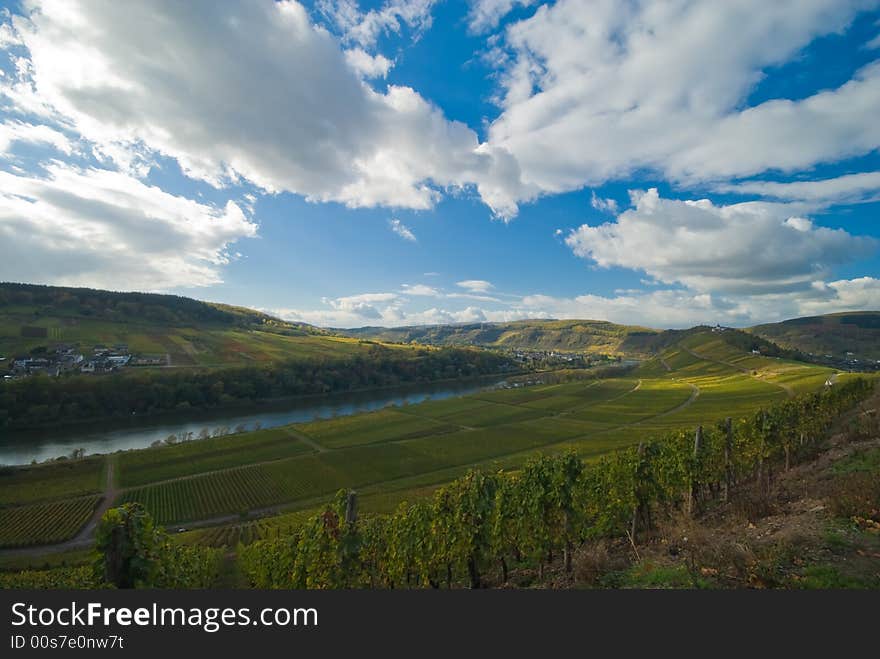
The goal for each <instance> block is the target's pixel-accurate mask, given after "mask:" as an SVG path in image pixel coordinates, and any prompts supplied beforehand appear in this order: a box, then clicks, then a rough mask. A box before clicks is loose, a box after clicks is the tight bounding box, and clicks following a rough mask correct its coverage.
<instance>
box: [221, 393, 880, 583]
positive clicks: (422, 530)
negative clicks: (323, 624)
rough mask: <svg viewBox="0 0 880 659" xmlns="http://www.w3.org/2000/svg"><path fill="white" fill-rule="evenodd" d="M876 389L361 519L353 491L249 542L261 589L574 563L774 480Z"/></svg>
mask: <svg viewBox="0 0 880 659" xmlns="http://www.w3.org/2000/svg"><path fill="white" fill-rule="evenodd" d="M873 390H874V387H873V384H872V383H869V382H867V381H865V380H853V381H850V382H848V383H847V384H845V385H841V386H838V387H834V388H832V389H830V390H827V391H823V392H819V393H815V394H809V395H802V396H800V397H797V398H793V399H790V400H786V401H784V402H782V403H779V404H777V405H774V406H772V407H770V408H769V409H765V410H760V411H759V412H757V413H753V414H751V415H748V416H746V417H743V418H739V419H737V420H735V421H734V420H732V419H731V420H726V421H723V422H721V423H719V424H717V425H715V426H712V427H707V428H702V427H699V428H698V429H697V430H696V432H675V433H670V434H669V435H667V436H666V437H664V438H662V439H658V440H654V441H650V442H643V443H641V444H640V445H639V446H638V447H631V448H628V449H624V450H620V451H616V452H614V453H611V454H609V455H606V456H604V457H602V458H601V459H600V460H598V461H596V462H593V463H584V462H583V461H581V460H580V459H579V458H578V457H577V456H576V454H574V453H573V452H568V453H564V454H562V455H557V456H540V457H537V458H533V459H530V460H529V461H527V462H526V464H525V466H524V467H523V469H522V470H521V471H519V472H516V473H513V474H506V473H503V472H486V471H479V470H477V471H471V472H469V473H468V474H467V475H466V476H465V477H463V478H461V479H458V480H456V481H454V482H453V483H451V484H449V485H447V486H445V487H442V488H441V489H439V490H437V491H436V492H435V494H434V496H433V498H432V499H431V500H430V501H422V502H417V503H414V504H401V506H400V507H399V508H398V510H397V511H396V512H395V513H393V514H392V515H388V516H378V517H368V518H365V519H363V520H358V519H357V515H356V513H355V509H354V498H353V495H350V494H349V495H346V493H345V492H340V493H339V495H337V498H336V501H335V503H334V504H333V505H332V506H330V507H328V508H327V509H326V510H325V511H324V512H322V513H320V514H317V515H315V516H313V517H312V518H311V519H310V520H308V521H307V522H306V523H305V524H304V525H303V526H302V527H301V528H300V529H298V531H297V532H296V533H294V534H292V535H290V536H287V537H279V538H274V539H268V540H260V541H258V542H255V543H253V544H250V545H248V546H243V547H241V548H240V552H239V560H240V564H241V567H242V570H243V572H244V573H245V574H246V575H247V576H248V578H249V580H250V582H251V584H252V585H253V586H255V587H259V588H356V587H370V588H395V587H429V586H430V587H435V588H436V587H441V586H444V585H445V586H446V587H453V586H456V585H460V584H468V585H470V586H471V587H479V586H480V584H481V578H482V577H481V575H483V574H485V572H486V571H487V570H488V569H493V568H496V569H497V570H498V571H499V572H500V573H501V575H502V576H501V580H502V582H503V581H506V578H507V572H508V570H509V566H510V565H511V564H517V563H522V562H531V563H533V564H536V565H538V566H539V569H541V570H543V566H544V565H545V564H546V563H548V562H550V561H551V560H552V556H553V555H554V554H556V555H559V554H560V553H561V554H562V555H563V556H564V563H565V567H566V569H570V568H571V555H572V551H573V549H574V547H575V546H577V545H578V544H579V543H581V542H583V541H585V540H587V539H590V538H598V537H604V536H615V535H623V534H627V535H628V537H630V539H631V541H632V542H636V540H637V539H638V537H639V535H640V534H642V533H644V532H646V531H648V530H650V528H651V526H652V525H653V520H654V519H656V518H657V517H658V516H660V515H664V514H668V513H669V512H670V511H672V510H677V511H682V512H684V513H685V514H687V515H694V514H696V513H697V512H698V511H699V510H700V509H702V508H703V507H705V506H707V505H709V504H710V503H711V502H712V501H713V500H717V499H729V498H731V497H736V496H737V488H738V486H740V485H741V484H744V483H750V482H757V483H758V484H761V483H764V482H766V481H769V479H770V478H771V474H772V473H773V471H774V470H788V469H789V468H790V467H791V465H793V464H794V463H796V462H798V461H801V460H804V459H807V458H808V457H810V456H812V455H814V454H815V452H816V450H817V445H818V444H819V442H820V441H821V440H822V439H823V438H824V437H825V436H826V434H827V432H828V430H829V429H830V427H831V424H832V423H833V422H834V421H835V420H836V419H837V418H838V417H839V416H840V415H841V414H842V413H843V412H845V411H846V410H848V409H850V408H852V407H853V406H854V405H856V404H857V403H859V402H860V401H862V400H865V399H866V398H867V397H868V396H869V395H870V394H871V393H872V392H873Z"/></svg>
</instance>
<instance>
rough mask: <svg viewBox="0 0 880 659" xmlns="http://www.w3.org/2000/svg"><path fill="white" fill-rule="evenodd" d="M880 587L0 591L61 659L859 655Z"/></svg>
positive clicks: (41, 648) (32, 645)
mask: <svg viewBox="0 0 880 659" xmlns="http://www.w3.org/2000/svg"><path fill="white" fill-rule="evenodd" d="M878 604H880V593H878V592H828V591H826V592H820V593H819V592H817V593H809V592H746V591H737V592H717V591H716V592H687V591H665V592H661V591H628V592H627V591H522V590H520V591H514V590H496V591H349V592H345V591H181V592H176V591H111V590H102V591H0V606H2V611H3V613H2V619H3V625H4V632H5V638H4V639H3V642H2V647H3V650H2V656H3V657H17V656H24V655H30V654H33V653H48V652H52V653H53V654H55V655H56V656H64V654H66V653H69V652H87V653H89V654H94V653H95V652H101V653H104V654H109V655H113V656H134V657H137V656H148V655H149V656H155V655H156V653H157V652H172V653H173V654H172V656H177V655H178V654H184V653H186V654H190V653H193V652H201V651H206V652H221V653H222V656H229V654H228V653H231V652H237V653H248V652H259V653H261V654H262V653H264V652H274V651H277V650H280V649H284V650H286V652H285V654H287V652H294V653H299V652H316V653H318V652H320V653H321V655H322V656H328V652H329V656H336V655H337V654H338V653H341V652H343V651H348V650H350V651H360V652H364V651H368V650H369V651H380V652H381V651H389V650H394V651H395V654H397V653H400V652H402V651H405V650H407V649H409V650H410V652H408V653H407V654H423V653H428V654H431V655H436V653H438V652H440V653H451V654H455V655H459V654H462V653H464V656H471V655H472V654H473V652H475V651H477V650H480V651H485V652H491V653H492V656H495V655H496V654H497V653H500V652H502V651H503V652H516V654H517V656H519V655H520V654H521V653H523V652H530V653H531V652H534V653H538V654H545V653H547V652H549V651H553V650H562V649H565V648H568V649H569V650H570V651H574V652H577V653H578V654H580V653H582V652H591V651H594V650H598V649H600V648H602V649H605V650H608V649H611V650H614V649H616V650H618V651H625V652H627V654H629V653H630V652H633V651H636V650H638V651H650V652H668V651H674V652H678V651H681V652H682V653H684V654H691V653H696V651H698V650H699V649H700V648H702V649H703V652H715V651H718V650H727V651H731V650H738V651H742V652H744V653H745V652H748V653H749V654H764V653H766V652H767V651H768V649H769V648H770V647H771V646H772V647H775V648H778V649H779V650H780V651H784V652H786V654H790V653H791V652H792V651H793V650H794V649H795V648H803V649H805V650H809V651H810V652H811V653H815V652H816V651H819V650H821V649H823V648H824V649H827V650H829V651H831V650H833V651H834V654H835V655H840V654H841V653H842V652H845V651H846V649H847V648H848V647H852V648H853V649H856V648H858V647H860V646H861V645H863V644H864V643H869V644H870V643H871V642H872V641H871V640H870V639H871V637H872V636H873V634H874V633H875V632H876V625H877V611H878V606H877V605H878Z"/></svg>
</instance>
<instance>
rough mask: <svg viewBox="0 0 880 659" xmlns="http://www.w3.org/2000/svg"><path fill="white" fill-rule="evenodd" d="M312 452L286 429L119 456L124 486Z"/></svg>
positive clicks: (181, 444) (121, 478) (198, 441)
mask: <svg viewBox="0 0 880 659" xmlns="http://www.w3.org/2000/svg"><path fill="white" fill-rule="evenodd" d="M309 451H311V449H310V448H309V447H308V446H307V445H305V444H303V443H302V442H300V441H299V440H298V439H297V438H296V437H294V436H293V435H291V434H290V432H288V430H287V429H285V428H272V429H270V430H258V431H255V432H249V433H239V434H235V435H230V436H227V437H214V438H212V439H203V440H195V441H187V442H182V443H179V444H175V445H174V446H167V447H164V446H163V447H161V448H153V449H145V450H143V451H129V452H126V453H124V454H123V455H122V456H120V459H119V468H120V472H121V476H120V481H121V484H123V485H125V486H135V485H144V484H146V483H154V482H156V481H162V480H169V479H172V478H179V477H181V476H191V475H193V474H199V473H202V472H205V471H214V470H218V469H226V468H230V467H239V466H242V465H247V464H253V463H256V462H267V461H270V460H280V459H283V458H289V457H292V456H295V455H301V454H303V453H308V452H309Z"/></svg>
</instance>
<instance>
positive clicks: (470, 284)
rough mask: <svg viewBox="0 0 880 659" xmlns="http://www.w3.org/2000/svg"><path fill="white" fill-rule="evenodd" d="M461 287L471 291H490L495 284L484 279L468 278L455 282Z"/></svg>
mask: <svg viewBox="0 0 880 659" xmlns="http://www.w3.org/2000/svg"><path fill="white" fill-rule="evenodd" d="M455 285H456V286H458V287H460V288H464V289H465V290H468V291H471V292H472V293H488V292H489V291H490V290H492V288H494V286H492V284H491V283H490V282H488V281H485V280H483V279H466V280H464V281H460V282H457V283H456V284H455Z"/></svg>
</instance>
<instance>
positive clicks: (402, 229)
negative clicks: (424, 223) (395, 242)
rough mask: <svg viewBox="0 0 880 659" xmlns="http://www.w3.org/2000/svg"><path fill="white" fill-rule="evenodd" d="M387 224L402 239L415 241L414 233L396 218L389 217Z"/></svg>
mask: <svg viewBox="0 0 880 659" xmlns="http://www.w3.org/2000/svg"><path fill="white" fill-rule="evenodd" d="M388 226H389V227H391V230H392V231H393V232H394V233H396V234H397V235H398V236H400V237H401V238H403V239H404V240H408V241H410V242H413V243H414V242H416V234H414V233H413V232H412V231H411V230H410V228H409V227H408V226H406V225H405V224H404V223H403V222H401V221H400V220H398V219H397V218H391V219H390V220H388Z"/></svg>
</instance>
